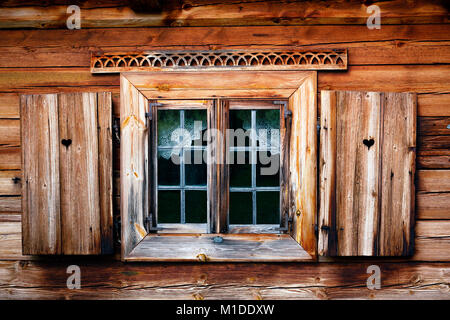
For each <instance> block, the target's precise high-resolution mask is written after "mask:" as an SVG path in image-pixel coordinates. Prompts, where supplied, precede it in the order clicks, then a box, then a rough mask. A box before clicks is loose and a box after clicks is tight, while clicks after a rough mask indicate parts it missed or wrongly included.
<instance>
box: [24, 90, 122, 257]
mask: <svg viewBox="0 0 450 320" xmlns="http://www.w3.org/2000/svg"><path fill="white" fill-rule="evenodd" d="M111 116H112V112H111V94H110V93H71V94H46V95H22V96H21V131H22V145H23V147H22V168H23V174H24V183H23V190H22V207H23V214H22V235H23V241H22V243H23V254H66V255H69V254H71V255H72V254H76V255H84V254H100V253H112V251H113V238H112V234H113V232H112V224H113V223H112V140H111Z"/></svg>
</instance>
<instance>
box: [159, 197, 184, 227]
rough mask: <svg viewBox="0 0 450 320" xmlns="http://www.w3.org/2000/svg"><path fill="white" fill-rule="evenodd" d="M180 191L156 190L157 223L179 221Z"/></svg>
mask: <svg viewBox="0 0 450 320" xmlns="http://www.w3.org/2000/svg"><path fill="white" fill-rule="evenodd" d="M180 212H181V211H180V191H178V190H176V191H161V190H159V191H158V223H180V216H181V213H180Z"/></svg>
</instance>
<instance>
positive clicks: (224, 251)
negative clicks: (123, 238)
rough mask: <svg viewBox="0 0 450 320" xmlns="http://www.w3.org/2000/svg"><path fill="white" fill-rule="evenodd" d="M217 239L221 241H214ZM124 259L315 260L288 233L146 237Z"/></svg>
mask: <svg viewBox="0 0 450 320" xmlns="http://www.w3.org/2000/svg"><path fill="white" fill-rule="evenodd" d="M217 236H221V237H222V238H223V241H222V242H220V243H217V242H214V240H213V239H214V237H217ZM124 260H125V261H154V262H157V261H160V262H301V261H303V262H306V261H310V262H311V261H315V258H314V257H312V256H311V255H309V254H308V253H307V252H306V251H305V250H304V249H303V248H302V247H301V246H300V245H299V244H298V243H297V242H296V241H295V240H294V239H293V238H292V237H291V236H290V235H287V234H281V235H279V234H259V235H256V234H190V235H187V234H148V235H147V236H146V237H145V238H144V239H143V240H142V241H141V242H140V243H139V244H138V245H137V246H136V247H135V248H134V249H133V250H132V251H131V253H130V254H129V255H127V256H126V257H124Z"/></svg>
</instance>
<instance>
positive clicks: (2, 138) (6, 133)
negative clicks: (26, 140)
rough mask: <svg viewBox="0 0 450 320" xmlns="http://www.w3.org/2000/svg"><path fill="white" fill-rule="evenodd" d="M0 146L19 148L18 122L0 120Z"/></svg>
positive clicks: (14, 120)
mask: <svg viewBox="0 0 450 320" xmlns="http://www.w3.org/2000/svg"><path fill="white" fill-rule="evenodd" d="M0 145H2V146H3V147H15V146H20V120H17V119H0Z"/></svg>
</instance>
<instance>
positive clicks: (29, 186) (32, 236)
mask: <svg viewBox="0 0 450 320" xmlns="http://www.w3.org/2000/svg"><path fill="white" fill-rule="evenodd" d="M20 108H21V130H22V168H23V175H24V177H23V178H24V181H23V183H22V208H23V212H22V237H23V238H22V249H23V254H60V253H61V248H62V245H61V223H60V172H59V132H58V101H57V95H56V94H47V95H22V96H21V103H20Z"/></svg>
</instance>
